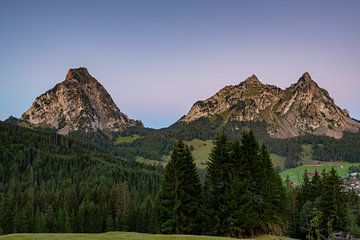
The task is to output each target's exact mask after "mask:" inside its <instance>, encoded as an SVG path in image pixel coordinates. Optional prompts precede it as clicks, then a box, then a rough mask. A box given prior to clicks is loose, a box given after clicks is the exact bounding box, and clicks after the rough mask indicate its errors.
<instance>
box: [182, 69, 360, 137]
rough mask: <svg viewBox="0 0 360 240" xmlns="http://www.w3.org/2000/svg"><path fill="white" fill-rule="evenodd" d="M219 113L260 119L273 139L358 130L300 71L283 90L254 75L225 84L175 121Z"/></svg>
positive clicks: (230, 117)
mask: <svg viewBox="0 0 360 240" xmlns="http://www.w3.org/2000/svg"><path fill="white" fill-rule="evenodd" d="M214 116H222V118H223V120H224V121H225V122H228V121H231V120H236V121H264V122H266V123H267V124H268V129H267V131H268V133H269V135H270V136H273V137H276V138H291V137H296V136H300V135H304V134H315V135H325V136H330V137H335V138H341V137H342V134H343V132H344V131H349V132H358V131H359V129H360V123H359V122H358V121H354V120H353V119H351V118H350V116H349V113H348V112H347V111H346V110H343V109H341V108H339V107H338V106H336V104H335V102H334V100H333V99H332V98H331V97H330V95H329V93H328V92H327V91H326V90H325V89H322V88H320V87H319V86H318V84H317V83H316V82H315V81H314V80H312V78H311V76H310V74H309V73H307V72H306V73H304V74H303V75H302V76H301V77H300V79H299V80H298V82H297V83H295V84H292V85H291V86H290V87H288V88H286V89H285V90H283V89H281V88H278V87H276V86H273V85H267V84H262V83H261V82H260V81H259V80H258V78H257V77H256V76H255V75H252V76H250V77H249V78H247V79H246V80H245V81H244V82H241V83H240V84H238V85H234V86H232V85H231V86H226V87H224V88H222V89H221V90H220V91H219V92H217V93H216V94H215V95H213V96H211V97H210V98H208V99H206V100H204V101H198V102H196V103H195V104H194V105H193V106H192V108H191V109H190V111H189V112H188V114H186V115H185V116H183V117H182V118H181V119H180V120H179V121H178V123H188V122H191V121H194V120H197V119H199V118H202V117H214Z"/></svg>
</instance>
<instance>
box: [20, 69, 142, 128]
mask: <svg viewBox="0 0 360 240" xmlns="http://www.w3.org/2000/svg"><path fill="white" fill-rule="evenodd" d="M21 120H23V121H26V122H29V123H31V124H33V125H37V126H46V127H51V128H55V129H57V130H58V133H60V134H68V133H70V132H74V131H82V132H96V131H99V130H100V131H104V132H120V131H122V130H124V129H126V128H129V127H133V126H143V124H142V123H141V121H137V120H133V119H129V118H128V117H127V116H126V115H125V114H124V113H122V112H121V111H120V110H119V108H118V107H117V106H116V104H115V103H114V101H113V100H112V98H111V96H110V95H109V93H108V92H107V91H106V89H105V88H104V87H103V86H102V85H101V84H100V83H99V82H98V81H97V80H96V79H95V78H94V77H92V76H91V75H90V74H89V72H88V70H87V69H86V68H77V69H70V70H69V71H68V73H67V75H66V78H65V80H64V81H63V82H61V83H58V84H57V85H56V86H55V87H54V88H52V89H50V90H48V91H47V92H45V93H44V94H42V95H41V96H39V97H37V98H36V99H35V101H34V103H33V104H32V106H31V107H30V108H29V109H28V110H27V111H26V112H25V113H24V114H23V115H22V117H21Z"/></svg>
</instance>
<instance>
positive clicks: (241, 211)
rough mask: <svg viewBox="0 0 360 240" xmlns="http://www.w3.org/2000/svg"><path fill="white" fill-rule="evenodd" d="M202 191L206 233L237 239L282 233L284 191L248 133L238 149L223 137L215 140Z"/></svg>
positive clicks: (277, 177)
mask: <svg viewBox="0 0 360 240" xmlns="http://www.w3.org/2000/svg"><path fill="white" fill-rule="evenodd" d="M204 191H205V195H206V198H205V199H206V200H205V201H204V209H205V213H206V214H205V215H206V216H207V217H208V218H207V221H206V226H207V227H208V229H207V232H208V233H210V234H216V235H231V236H236V237H241V236H243V235H254V234H261V233H272V234H281V233H282V232H283V230H284V227H285V218H286V215H285V214H286V206H287V204H286V196H285V189H284V187H283V185H282V181H281V178H280V176H279V175H278V174H277V173H276V172H275V170H274V169H273V166H272V164H271V160H270V157H269V154H268V153H267V150H266V147H265V146H263V147H262V148H261V149H260V148H259V145H258V143H257V141H256V139H255V137H254V135H253V133H252V131H249V132H246V133H244V135H243V138H242V144H241V145H240V143H239V142H236V141H230V140H228V139H227V137H226V136H225V135H220V136H219V137H218V138H217V140H216V141H215V147H214V149H213V151H212V153H211V155H210V162H209V165H208V168H207V176H206V180H205V189H204Z"/></svg>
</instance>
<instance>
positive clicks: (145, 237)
mask: <svg viewBox="0 0 360 240" xmlns="http://www.w3.org/2000/svg"><path fill="white" fill-rule="evenodd" d="M0 239H1V240H170V239H174V240H230V239H234V238H226V237H209V236H194V235H161V234H146V233H132V232H108V233H100V234H84V233H53V234H48V233H33V234H10V235H5V236H0ZM256 239H259V240H266V239H274V240H275V239H283V240H286V239H290V238H285V237H276V236H261V237H257V238H256Z"/></svg>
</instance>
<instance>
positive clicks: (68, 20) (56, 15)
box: [0, 0, 360, 128]
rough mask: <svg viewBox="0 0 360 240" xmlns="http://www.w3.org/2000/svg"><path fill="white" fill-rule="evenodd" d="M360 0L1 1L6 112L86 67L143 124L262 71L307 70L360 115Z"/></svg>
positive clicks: (2, 115) (271, 75) (167, 120)
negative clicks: (75, 69)
mask: <svg viewBox="0 0 360 240" xmlns="http://www.w3.org/2000/svg"><path fill="white" fill-rule="evenodd" d="M359 12H360V1H350V0H349V1H340V0H339V1H329V0H327V1H265V0H264V1H237V0H236V1H230V0H218V1H212V0H206V1H205V0H194V1H190V0H188V1H183V0H181V1H176V0H170V1H169V0H166V1H165V0H164V1H157V0H152V1H148V0H146V1H140V0H134V1H125V0H122V1H111V0H105V1H100V0H98V1H91V0H87V1H85V0H84V1H81V0H72V1H66V0H63V1H55V0H46V1H45V0H44V1H38V0H31V1H28V0H0V29H1V31H0V119H6V118H7V117H8V116H9V115H14V116H17V117H19V116H21V114H22V113H23V112H24V111H26V109H27V108H29V107H30V106H31V103H32V102H33V100H34V99H35V97H37V96H38V95H40V94H42V93H43V92H44V91H46V90H47V89H49V88H51V87H53V86H54V85H55V84H56V83H57V82H60V81H62V80H64V78H65V75H66V72H67V70H68V69H69V68H72V67H80V66H83V67H87V68H88V70H89V71H90V73H91V74H92V75H93V76H94V77H95V78H97V79H98V80H99V81H100V82H101V83H102V84H103V85H104V86H105V88H106V89H107V90H108V91H109V93H110V95H111V96H112V97H113V99H114V101H115V102H116V104H117V105H118V107H119V108H120V109H121V111H123V112H125V113H126V114H128V115H129V116H130V117H132V118H136V119H140V120H142V121H143V122H144V124H145V126H149V127H155V128H159V127H166V126H168V125H169V124H171V123H173V122H175V121H176V120H178V119H179V118H180V117H181V116H182V115H184V114H186V113H187V111H188V110H189V109H190V107H191V106H192V104H193V103H194V102H195V101H197V100H201V99H205V98H207V97H209V96H211V95H212V94H214V93H215V92H216V91H218V90H219V89H220V88H222V87H223V86H224V85H228V84H238V83H239V82H241V81H243V80H244V79H245V78H246V77H247V76H249V75H251V74H253V73H255V74H256V75H257V76H258V78H259V79H260V80H261V81H262V82H263V83H269V84H274V85H277V86H279V87H282V88H285V87H287V86H289V85H290V84H291V83H294V82H296V81H297V80H298V78H299V77H300V76H301V74H302V73H303V72H305V71H308V72H310V73H311V75H312V77H313V79H314V80H315V81H317V82H318V84H319V85H320V86H321V87H323V88H326V89H327V90H328V91H329V93H330V95H331V96H332V97H333V98H334V99H335V102H336V103H337V104H338V105H339V106H340V107H342V108H346V109H348V110H349V111H350V114H351V116H352V117H355V118H357V119H360V101H359V100H360V97H359V93H358V92H359V90H360V79H359V74H360V44H359V43H360V27H359V26H360V14H359Z"/></svg>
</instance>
